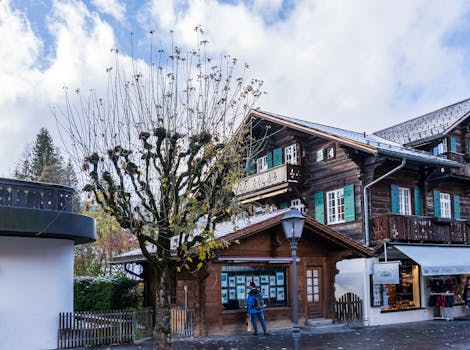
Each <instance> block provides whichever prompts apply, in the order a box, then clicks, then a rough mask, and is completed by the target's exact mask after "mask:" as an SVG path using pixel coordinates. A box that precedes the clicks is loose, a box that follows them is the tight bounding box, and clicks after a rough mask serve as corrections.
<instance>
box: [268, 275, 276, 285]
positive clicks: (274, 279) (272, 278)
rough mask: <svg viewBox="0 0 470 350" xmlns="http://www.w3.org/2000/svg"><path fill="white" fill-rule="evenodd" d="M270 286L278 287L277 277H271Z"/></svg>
mask: <svg viewBox="0 0 470 350" xmlns="http://www.w3.org/2000/svg"><path fill="white" fill-rule="evenodd" d="M269 284H270V285H271V286H275V285H276V276H269Z"/></svg>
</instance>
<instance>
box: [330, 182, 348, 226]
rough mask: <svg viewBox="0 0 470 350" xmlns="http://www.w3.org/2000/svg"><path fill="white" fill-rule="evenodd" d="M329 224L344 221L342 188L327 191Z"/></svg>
mask: <svg viewBox="0 0 470 350" xmlns="http://www.w3.org/2000/svg"><path fill="white" fill-rule="evenodd" d="M326 201H327V212H328V224H337V223H340V222H344V190H343V189H342V188H340V189H338V190H334V191H330V192H327V193H326Z"/></svg>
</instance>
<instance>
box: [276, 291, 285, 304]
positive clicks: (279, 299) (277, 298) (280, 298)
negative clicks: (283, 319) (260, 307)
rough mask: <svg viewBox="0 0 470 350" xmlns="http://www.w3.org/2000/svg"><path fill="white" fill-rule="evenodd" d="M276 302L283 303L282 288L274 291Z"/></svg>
mask: <svg viewBox="0 0 470 350" xmlns="http://www.w3.org/2000/svg"><path fill="white" fill-rule="evenodd" d="M276 300H277V301H284V288H277V290H276Z"/></svg>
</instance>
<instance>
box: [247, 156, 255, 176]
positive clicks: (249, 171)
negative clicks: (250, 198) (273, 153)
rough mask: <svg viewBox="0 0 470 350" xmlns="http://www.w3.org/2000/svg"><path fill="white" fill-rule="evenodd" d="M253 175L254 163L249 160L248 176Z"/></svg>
mask: <svg viewBox="0 0 470 350" xmlns="http://www.w3.org/2000/svg"><path fill="white" fill-rule="evenodd" d="M254 173H256V165H255V161H254V160H253V159H250V160H249V161H248V175H253V174H254Z"/></svg>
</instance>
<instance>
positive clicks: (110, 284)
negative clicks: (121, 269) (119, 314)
mask: <svg viewBox="0 0 470 350" xmlns="http://www.w3.org/2000/svg"><path fill="white" fill-rule="evenodd" d="M135 287H136V282H135V281H133V280H131V279H129V278H126V277H124V276H119V275H117V276H109V277H75V279H74V288H73V294H74V306H73V307H74V310H76V311H101V310H123V309H128V308H135V307H137V305H136V303H135V302H136V300H135V299H134V298H133V297H131V296H132V295H133V293H134V291H133V289H134V288H135Z"/></svg>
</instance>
